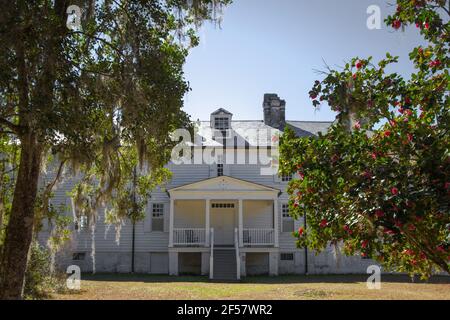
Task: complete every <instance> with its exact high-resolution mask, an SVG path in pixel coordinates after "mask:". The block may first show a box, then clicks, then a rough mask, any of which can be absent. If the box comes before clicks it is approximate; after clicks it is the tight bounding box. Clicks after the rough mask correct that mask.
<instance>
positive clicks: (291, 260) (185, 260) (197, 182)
mask: <svg viewBox="0 0 450 320" xmlns="http://www.w3.org/2000/svg"><path fill="white" fill-rule="evenodd" d="M285 108H286V103H285V101H283V100H281V99H280V98H279V97H278V96H277V95H276V94H265V95H264V101H263V112H264V120H263V121H259V120H252V121H239V120H235V119H233V115H232V114H231V113H230V112H228V111H227V110H224V109H219V110H217V111H215V112H213V113H212V114H211V115H210V119H209V121H198V122H197V130H196V137H195V139H193V142H192V144H190V149H191V153H192V154H191V157H190V158H189V159H190V162H184V163H181V164H180V163H174V162H172V163H169V164H168V168H169V169H170V170H171V171H172V172H173V178H172V180H171V181H170V182H169V183H168V184H167V185H166V186H165V187H164V188H159V189H158V190H155V192H153V193H152V196H151V199H150V202H149V205H148V208H147V215H146V217H145V219H144V220H143V221H141V222H139V223H137V224H136V225H134V226H133V225H132V224H130V223H126V224H125V225H124V226H123V227H122V229H121V235H120V241H116V236H115V233H114V231H113V227H110V226H108V225H106V224H105V223H104V213H103V212H100V213H99V221H97V223H96V227H95V232H94V233H93V234H91V230H88V229H87V228H83V225H85V224H86V222H85V221H79V222H78V223H79V225H80V226H81V227H80V229H81V230H79V231H78V232H74V235H73V240H72V242H71V244H70V246H69V247H68V248H67V249H65V250H64V252H63V254H62V255H61V257H59V260H58V261H59V263H60V264H62V265H64V266H68V265H78V266H80V267H81V269H82V271H92V270H95V271H96V272H122V273H128V272H137V273H150V274H169V275H174V276H175V275H180V274H198V275H209V277H210V278H211V279H240V278H241V277H243V276H250V275H261V274H268V275H273V276H275V275H278V274H305V273H310V274H315V273H322V274H323V273H365V272H366V268H367V266H368V265H370V264H371V262H372V261H371V260H365V259H362V258H361V257H345V256H343V255H341V254H340V253H339V252H335V248H334V247H330V248H329V249H328V250H327V251H325V252H322V253H320V254H319V255H316V254H315V252H310V251H308V249H304V248H302V249H298V248H297V247H296V239H295V238H294V237H293V235H292V233H293V231H295V230H297V229H298V228H299V227H300V226H301V225H303V221H294V219H293V218H292V217H291V216H290V215H289V207H288V195H287V193H286V187H287V184H288V182H289V181H290V180H291V179H292V178H293V177H291V176H282V177H280V176H278V175H277V174H273V173H274V172H275V171H274V172H272V173H271V170H270V168H271V166H273V163H276V157H275V155H276V153H277V148H276V142H277V134H278V135H279V134H281V133H282V132H283V130H284V128H285V127H286V126H289V127H291V128H292V129H294V130H295V132H296V133H297V134H298V135H299V136H314V135H317V134H318V133H319V132H325V131H326V130H327V128H328V127H329V126H330V125H331V122H314V121H288V120H286V119H285ZM270 159H272V160H274V159H275V162H274V161H272V162H270V161H269V160H270ZM73 181H74V179H66V180H65V181H64V183H63V185H62V186H61V187H60V188H59V189H58V190H57V191H56V199H55V201H60V202H62V203H66V204H68V205H70V198H68V197H67V191H69V190H70V189H71V188H72V187H73ZM45 236H46V234H45V232H44V233H42V234H41V239H45Z"/></svg>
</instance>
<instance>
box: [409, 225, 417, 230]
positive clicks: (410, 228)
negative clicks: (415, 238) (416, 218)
mask: <svg viewBox="0 0 450 320" xmlns="http://www.w3.org/2000/svg"><path fill="white" fill-rule="evenodd" d="M408 229H409V231H414V230H416V227H415V226H414V225H413V224H410V225H409V226H408Z"/></svg>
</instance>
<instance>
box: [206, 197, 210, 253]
mask: <svg viewBox="0 0 450 320" xmlns="http://www.w3.org/2000/svg"><path fill="white" fill-rule="evenodd" d="M210 207H211V200H210V199H206V200H205V221H206V222H205V229H206V230H205V232H206V235H205V239H206V241H205V242H206V244H205V246H206V247H209V246H210V244H211V243H210V234H211V222H210V221H211V219H210V210H209V209H210Z"/></svg>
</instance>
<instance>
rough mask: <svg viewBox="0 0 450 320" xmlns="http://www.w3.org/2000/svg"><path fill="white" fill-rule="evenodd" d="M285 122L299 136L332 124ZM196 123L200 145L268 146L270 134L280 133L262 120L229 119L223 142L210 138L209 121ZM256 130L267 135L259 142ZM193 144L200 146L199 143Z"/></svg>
mask: <svg viewBox="0 0 450 320" xmlns="http://www.w3.org/2000/svg"><path fill="white" fill-rule="evenodd" d="M286 123H287V125H288V126H289V127H291V128H292V129H293V130H294V131H295V132H296V134H297V136H299V137H309V136H316V135H317V134H318V133H319V132H323V133H325V132H326V131H327V129H328V128H329V127H330V126H331V124H332V122H325V121H324V122H316V121H286ZM197 125H198V137H197V141H202V143H201V145H202V146H204V147H220V146H223V145H224V144H225V143H226V144H227V145H233V144H234V143H235V141H236V146H237V147H245V146H249V147H257V146H270V145H271V139H272V136H273V135H277V134H278V135H279V134H281V132H280V131H279V130H277V129H274V128H272V127H270V126H268V125H266V124H265V123H264V121H262V120H246V121H231V129H232V131H231V134H230V136H229V137H227V138H226V139H225V142H222V141H220V140H219V139H216V140H214V139H212V130H211V127H210V122H209V121H200V122H197ZM258 131H262V132H267V133H268V134H267V136H266V135H261V136H260V140H259V142H258V136H257V132H258ZM235 137H236V138H235ZM194 145H195V146H200V143H196V144H194Z"/></svg>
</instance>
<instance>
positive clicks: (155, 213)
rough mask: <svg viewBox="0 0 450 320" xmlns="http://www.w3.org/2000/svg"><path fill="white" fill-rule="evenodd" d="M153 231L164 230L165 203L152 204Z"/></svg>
mask: <svg viewBox="0 0 450 320" xmlns="http://www.w3.org/2000/svg"><path fill="white" fill-rule="evenodd" d="M152 231H164V204H162V203H153V204H152Z"/></svg>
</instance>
